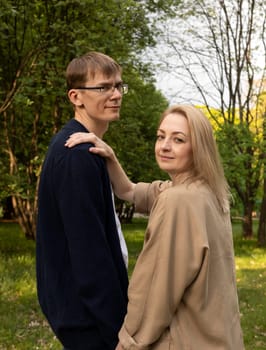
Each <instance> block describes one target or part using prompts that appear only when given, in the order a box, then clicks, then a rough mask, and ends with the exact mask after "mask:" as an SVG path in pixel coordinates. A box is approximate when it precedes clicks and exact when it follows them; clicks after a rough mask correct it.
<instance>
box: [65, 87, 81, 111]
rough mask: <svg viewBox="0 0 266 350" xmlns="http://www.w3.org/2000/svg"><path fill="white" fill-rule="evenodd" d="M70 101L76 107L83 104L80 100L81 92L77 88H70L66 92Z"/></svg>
mask: <svg viewBox="0 0 266 350" xmlns="http://www.w3.org/2000/svg"><path fill="white" fill-rule="evenodd" d="M67 95H68V98H69V100H70V102H71V103H72V104H73V105H74V106H77V107H81V106H82V105H83V102H82V94H81V93H80V91H79V90H77V89H70V90H69V91H68V93H67Z"/></svg>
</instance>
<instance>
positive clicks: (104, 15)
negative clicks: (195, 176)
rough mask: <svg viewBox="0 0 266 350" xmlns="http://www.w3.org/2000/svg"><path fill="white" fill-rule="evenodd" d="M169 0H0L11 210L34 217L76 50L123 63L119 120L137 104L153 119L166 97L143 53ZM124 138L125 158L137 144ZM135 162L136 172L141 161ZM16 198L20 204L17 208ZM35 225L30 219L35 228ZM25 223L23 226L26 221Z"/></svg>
mask: <svg viewBox="0 0 266 350" xmlns="http://www.w3.org/2000/svg"><path fill="white" fill-rule="evenodd" d="M168 5H169V6H173V2H172V1H166V2H164V5H163V4H162V3H160V4H159V3H158V4H157V5H156V3H154V2H153V1H147V2H142V1H132V0H127V1H117V0H110V1H105V0H100V1H97V2H96V1H94V0H82V1H73V0H67V1H55V0H48V1H45V2H43V1H40V0H34V1H32V2H28V1H26V0H22V1H20V2H17V1H14V0H8V1H6V2H3V1H1V2H0V9H1V11H0V20H1V26H0V40H1V47H0V55H1V63H2V65H1V69H0V115H1V118H0V136H1V137H0V159H1V163H3V167H2V169H3V170H4V173H5V174H9V176H8V177H6V176H3V175H0V196H2V197H4V196H6V195H13V196H16V201H17V208H16V211H17V212H16V214H17V215H18V216H19V215H21V213H22V212H24V211H25V208H26V211H27V212H26V213H25V215H24V216H23V217H22V220H25V219H26V220H27V218H34V217H35V213H36V210H37V208H36V185H37V182H38V175H39V171H40V166H41V164H42V161H43V158H44V154H45V152H46V149H47V147H48V143H49V140H50V138H51V136H52V135H53V134H54V133H55V132H56V131H58V129H59V128H60V127H61V126H62V125H63V124H64V123H65V122H66V120H68V119H70V118H72V116H73V113H72V109H71V106H70V103H69V101H68V99H67V97H66V86H65V78H64V72H65V68H66V66H67V64H68V62H69V61H70V60H71V59H72V58H73V57H74V56H77V55H81V54H83V53H85V52H86V51H88V50H97V51H102V52H104V53H106V54H108V55H110V56H112V57H114V58H115V59H116V60H117V61H118V62H119V63H120V64H121V65H122V67H123V71H124V80H125V81H127V82H129V84H130V88H131V93H130V94H129V95H128V97H127V99H125V103H124V111H125V112H122V114H123V115H122V117H123V120H124V126H125V125H126V124H128V125H129V126H131V125H133V119H132V118H133V116H134V117H136V114H135V113H136V107H138V109H139V111H138V113H139V117H142V114H145V115H146V116H149V117H150V118H151V119H154V120H155V119H156V117H157V115H158V113H159V112H161V110H162V108H163V107H164V106H165V104H166V101H165V99H164V98H163V96H162V95H161V94H159V93H158V92H156V90H155V88H154V86H153V85H152V78H151V77H152V72H151V69H150V67H149V66H148V65H145V64H142V62H141V53H142V51H143V49H145V48H146V47H147V46H152V45H154V44H155V39H156V34H157V31H156V30H155V26H154V22H155V21H156V20H157V18H156V16H154V14H158V18H159V17H160V18H161V16H164V15H165V14H166V8H168ZM150 11H152V12H153V16H150ZM2 67H4V68H2ZM145 96H146V98H147V97H148V98H149V99H150V103H153V106H150V105H149V103H148V102H149V101H148V100H146V102H145V103H143V102H144V98H145ZM136 101H138V104H137V105H136V104H135V103H136ZM140 111H141V112H140ZM151 114H152V115H151ZM143 125H144V123H142V122H141V123H140V125H138V126H137V125H136V130H137V134H141V133H142V132H146V131H147V128H144V126H143ZM122 128H123V124H121V126H120V127H119V128H117V130H115V129H113V131H112V139H117V140H118V139H119V137H120V134H119V131H120V130H121V129H122ZM130 132H131V130H130V129H129V133H130ZM137 134H136V135H137ZM127 136H128V135H125V132H124V140H127V141H131V143H130V142H125V143H124V144H123V147H124V149H123V151H121V153H123V155H122V160H123V159H125V156H124V154H125V153H126V152H128V154H129V156H130V150H131V149H132V144H134V142H133V141H134V140H133V137H131V138H129V137H127ZM148 142H150V134H149V135H144V136H141V137H140V138H139V140H138V145H137V149H138V150H139V151H141V152H143V153H144V154H147V153H148V152H149V151H150V146H148ZM133 160H134V159H133ZM132 168H133V169H134V174H133V172H132V174H133V175H134V177H135V178H137V177H138V176H139V174H137V169H140V167H138V166H132ZM129 171H131V169H130V168H129ZM21 203H22V204H23V208H19V206H21V205H22V204H21ZM34 225H35V223H34V222H33V223H31V226H32V228H33V230H34ZM24 227H25V228H24V229H25V231H26V230H28V228H27V229H26V227H29V225H24ZM25 233H26V234H29V235H31V236H33V233H32V232H25Z"/></svg>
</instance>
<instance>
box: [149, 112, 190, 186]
mask: <svg viewBox="0 0 266 350" xmlns="http://www.w3.org/2000/svg"><path fill="white" fill-rule="evenodd" d="M155 157H156V161H157V163H158V165H159V167H160V168H161V169H162V170H163V171H165V172H167V173H168V175H169V176H170V178H171V179H172V180H174V178H175V177H176V176H177V175H179V174H182V173H184V172H186V171H187V170H188V169H189V167H190V166H191V164H192V147H191V139H190V131H189V127H188V122H187V119H186V118H185V117H184V116H183V115H182V114H179V113H170V114H168V115H167V116H166V117H165V118H164V119H163V121H162V122H161V124H160V126H159V128H158V130H157V140H156V143H155Z"/></svg>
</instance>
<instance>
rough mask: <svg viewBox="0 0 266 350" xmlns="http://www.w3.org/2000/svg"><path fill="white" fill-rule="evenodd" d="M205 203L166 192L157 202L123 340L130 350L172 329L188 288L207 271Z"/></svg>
mask: <svg viewBox="0 0 266 350" xmlns="http://www.w3.org/2000/svg"><path fill="white" fill-rule="evenodd" d="M202 210H203V209H202V206H201V204H200V200H199V199H198V198H197V197H196V195H194V194H190V195H187V194H185V195H183V194H182V193H181V192H180V193H179V192H177V191H176V190H172V189H169V190H166V191H165V192H164V193H162V194H160V196H159V197H158V199H157V201H156V203H155V205H154V207H153V210H152V213H151V216H150V220H149V224H148V227H147V231H146V236H145V244H144V247H143V250H142V252H141V254H140V256H139V258H138V260H137V263H136V266H135V269H134V272H133V275H132V278H131V281H130V284H129V291H128V297H129V303H128V311H127V316H126V318H125V321H124V324H123V326H122V328H121V330H120V333H119V338H120V342H121V344H122V346H124V348H125V349H126V350H129V349H130V350H144V349H148V348H149V346H150V345H151V344H153V343H155V342H156V341H157V340H158V339H159V338H160V337H161V336H162V335H163V333H164V332H165V331H166V330H167V329H168V327H169V326H170V323H171V320H172V318H173V315H174V314H175V312H176V311H177V310H178V307H179V304H180V302H181V300H182V296H183V294H184V291H185V290H186V288H187V287H188V286H189V285H190V284H191V283H192V281H193V280H194V279H195V278H196V276H197V274H198V273H199V271H200V269H201V268H206V266H207V255H208V254H207V251H208V249H207V246H208V244H207V238H206V232H205V223H204V220H205V219H204V215H202Z"/></svg>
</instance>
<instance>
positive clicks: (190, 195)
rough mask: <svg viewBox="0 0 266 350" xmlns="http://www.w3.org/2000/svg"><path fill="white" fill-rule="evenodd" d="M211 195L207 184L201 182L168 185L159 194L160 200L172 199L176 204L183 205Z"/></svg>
mask: <svg viewBox="0 0 266 350" xmlns="http://www.w3.org/2000/svg"><path fill="white" fill-rule="evenodd" d="M210 196H212V194H211V191H210V189H209V188H208V186H207V185H205V184H203V183H201V182H193V183H190V184H188V183H182V184H176V185H173V186H171V187H168V188H167V189H165V190H164V191H163V192H161V194H160V196H159V197H160V198H158V199H160V200H162V201H164V200H165V201H173V202H175V203H177V204H178V205H184V204H185V203H189V204H191V203H192V204H193V203H194V204H195V202H196V203H199V202H200V201H206V199H209V198H210Z"/></svg>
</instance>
